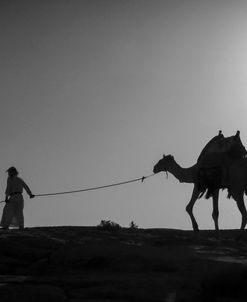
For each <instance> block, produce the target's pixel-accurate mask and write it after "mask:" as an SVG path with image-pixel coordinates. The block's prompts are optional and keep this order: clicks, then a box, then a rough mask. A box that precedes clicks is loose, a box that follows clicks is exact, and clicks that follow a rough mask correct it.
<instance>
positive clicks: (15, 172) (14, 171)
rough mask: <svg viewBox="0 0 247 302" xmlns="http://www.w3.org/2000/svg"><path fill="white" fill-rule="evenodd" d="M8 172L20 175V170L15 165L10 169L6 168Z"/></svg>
mask: <svg viewBox="0 0 247 302" xmlns="http://www.w3.org/2000/svg"><path fill="white" fill-rule="evenodd" d="M6 172H8V173H11V174H12V175H18V174H19V172H18V171H17V169H16V168H15V167H10V168H8V170H6Z"/></svg>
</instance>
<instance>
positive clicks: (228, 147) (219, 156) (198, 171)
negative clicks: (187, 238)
mask: <svg viewBox="0 0 247 302" xmlns="http://www.w3.org/2000/svg"><path fill="white" fill-rule="evenodd" d="M222 140H223V141H222ZM224 140H226V142H224ZM212 150H214V151H213V152H212ZM215 150H217V152H215ZM220 150H221V152H220ZM245 155H246V150H245V148H244V146H243V145H242V143H241V140H240V136H239V131H238V132H237V134H236V135H235V136H232V137H229V138H226V139H225V138H224V137H223V136H222V133H221V131H220V133H219V135H218V136H217V137H214V138H213V139H212V140H211V141H210V142H209V143H208V144H207V145H206V147H205V148H204V149H203V151H202V152H201V154H200V156H199V159H198V161H197V163H196V164H195V165H193V166H191V167H189V168H182V167H181V166H179V165H178V164H177V163H176V161H175V160H174V157H173V156H172V155H167V156H165V155H164V156H163V158H162V159H161V160H159V162H158V163H157V164H156V165H155V166H154V169H153V172H154V173H158V172H160V171H165V172H167V171H168V172H170V173H172V174H173V175H174V176H175V177H176V178H177V179H178V180H179V181H180V182H186V183H193V184H194V189H193V193H192V196H191V199H190V202H189V203H188V205H187V206H186V211H187V212H188V214H189V216H190V219H191V222H192V227H193V229H194V231H198V230H199V228H198V224H197V222H196V219H195V217H194V215H193V207H194V204H195V202H196V200H197V199H198V198H200V197H202V196H203V194H204V193H206V198H209V197H212V198H213V213H212V217H213V220H214V224H215V230H216V231H219V225H218V217H219V208H218V198H219V189H224V188H227V189H228V193H229V196H231V197H233V198H234V199H235V200H236V202H237V205H238V208H239V210H240V212H241V215H242V224H241V229H244V228H245V225H246V223H247V213H246V209H245V205H244V200H243V194H244V192H245V190H246V188H247V159H245V158H244V157H245Z"/></svg>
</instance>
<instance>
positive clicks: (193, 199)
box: [186, 186, 199, 232]
mask: <svg viewBox="0 0 247 302" xmlns="http://www.w3.org/2000/svg"><path fill="white" fill-rule="evenodd" d="M198 196H199V191H198V189H197V186H194V189H193V193H192V196H191V199H190V202H189V203H188V205H187V206H186V211H187V213H188V214H189V216H190V219H191V222H192V227H193V230H194V231H195V232H198V231H199V228H198V224H197V222H196V219H195V217H194V215H193V207H194V204H195V202H196V201H197V199H198Z"/></svg>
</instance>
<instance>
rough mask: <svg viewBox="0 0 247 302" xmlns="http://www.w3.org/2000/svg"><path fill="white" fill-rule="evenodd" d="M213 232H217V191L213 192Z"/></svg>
mask: <svg viewBox="0 0 247 302" xmlns="http://www.w3.org/2000/svg"><path fill="white" fill-rule="evenodd" d="M212 217H213V220H214V226H215V231H217V232H218V231H219V223H218V220H219V190H215V191H214V193H213V214H212Z"/></svg>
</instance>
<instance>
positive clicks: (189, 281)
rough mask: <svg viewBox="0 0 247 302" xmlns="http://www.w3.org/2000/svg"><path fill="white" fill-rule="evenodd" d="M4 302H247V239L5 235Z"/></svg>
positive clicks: (169, 233) (188, 234)
mask: <svg viewBox="0 0 247 302" xmlns="http://www.w3.org/2000/svg"><path fill="white" fill-rule="evenodd" d="M0 301H1V302H5V301H8V302H12V301H13V302H15V301H18V302H20V301H25V302H29V301H30V302H31V301H35V302H39V301H53V302H54V301H55V302H56V301H59V302H60V301H69V302H79V301H91V302H96V301H102V302H108V301H119V302H124V301H153V302H155V301H157V302H158V301H159V302H160V301H166V302H175V301H176V302H178V301H180V302H182V301H184V302H185V301H203V302H209V301H210V302H214V301H216V302H223V301H224V302H230V301H237V302H238V301H241V302H243V301H247V233H246V232H242V233H241V232H240V231H237V230H225V231H221V233H220V235H219V236H218V235H217V234H215V233H214V231H201V232H200V233H199V234H194V233H193V232H192V231H182V230H171V229H133V230H131V229H123V228H121V229H120V230H114V229H113V230H104V229H97V228H93V227H42V228H27V229H25V230H24V231H23V232H20V231H17V230H10V231H8V232H6V231H0Z"/></svg>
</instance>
